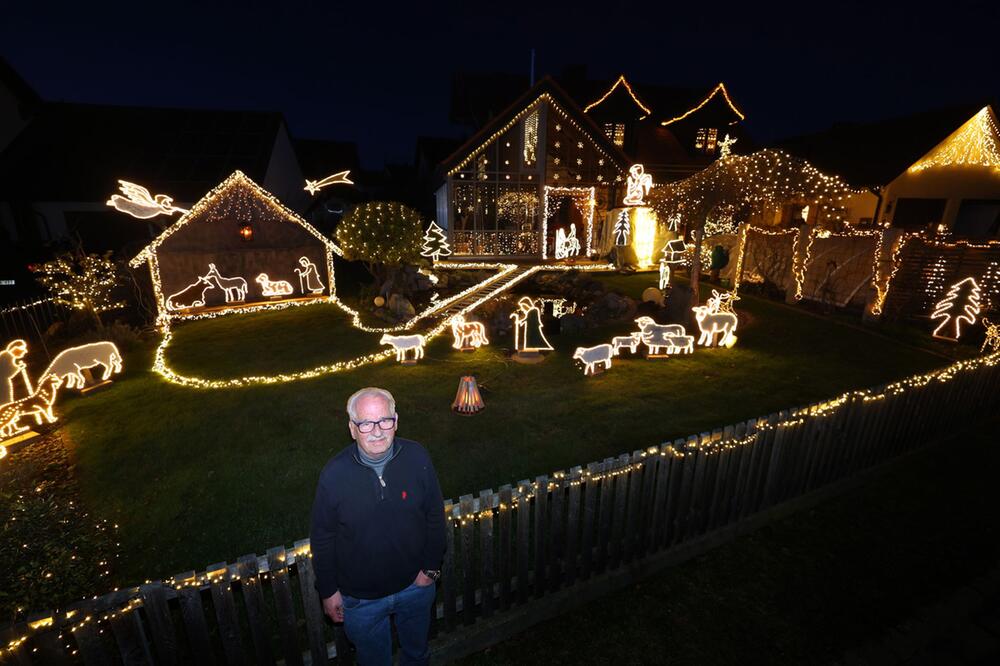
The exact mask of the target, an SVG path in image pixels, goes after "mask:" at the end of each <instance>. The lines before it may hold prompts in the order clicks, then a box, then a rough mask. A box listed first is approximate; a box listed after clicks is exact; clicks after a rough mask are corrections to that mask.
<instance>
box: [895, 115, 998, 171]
mask: <svg viewBox="0 0 1000 666" xmlns="http://www.w3.org/2000/svg"><path fill="white" fill-rule="evenodd" d="M941 166H977V167H986V168H989V169H997V170H1000V131H998V130H997V117H996V115H995V114H994V113H993V108H992V107H991V106H990V105H989V104H987V105H986V106H984V107H983V108H982V109H980V110H979V113H977V114H976V115H974V116H972V117H971V118H969V119H968V120H967V121H966V122H965V123H964V124H963V125H962V126H961V127H959V128H958V129H957V130H955V131H954V132H952V133H951V134H949V135H948V138H947V139H945V140H944V141H942V142H941V143H939V144H938V145H936V146H934V148H933V149H931V151H930V152H928V153H927V154H926V155H924V156H923V157H921V158H920V161H918V162H917V163H915V164H913V165H912V166H911V167H910V168H909V171H923V170H924V169H930V168H933V167H941Z"/></svg>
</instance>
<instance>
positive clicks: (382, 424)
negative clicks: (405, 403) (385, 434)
mask: <svg viewBox="0 0 1000 666" xmlns="http://www.w3.org/2000/svg"><path fill="white" fill-rule="evenodd" d="M351 423H353V424H354V427H356V428H357V429H358V432H361V433H365V434H367V433H370V432H371V431H372V430H374V429H375V426H376V424H377V425H378V429H379V430H392V429H393V428H395V427H396V417H395V416H387V417H385V418H384V419H379V420H378V421H351Z"/></svg>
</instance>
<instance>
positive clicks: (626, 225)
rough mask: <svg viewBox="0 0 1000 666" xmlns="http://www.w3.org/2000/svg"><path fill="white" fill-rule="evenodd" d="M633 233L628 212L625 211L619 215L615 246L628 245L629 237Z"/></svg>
mask: <svg viewBox="0 0 1000 666" xmlns="http://www.w3.org/2000/svg"><path fill="white" fill-rule="evenodd" d="M631 231H632V229H631V226H630V221H629V214H628V210H623V211H621V212H620V213H618V221H617V222H615V228H614V232H615V245H628V237H629V233H630V232H631Z"/></svg>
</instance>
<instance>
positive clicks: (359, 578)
mask: <svg viewBox="0 0 1000 666" xmlns="http://www.w3.org/2000/svg"><path fill="white" fill-rule="evenodd" d="M309 538H310V543H311V547H312V553H313V568H314V569H315V571H316V590H317V591H318V592H319V594H320V597H321V598H323V599H325V598H327V597H329V596H331V595H332V594H333V593H335V592H336V591H337V590H340V591H341V592H343V593H344V594H348V595H350V596H352V597H357V598H359V599H376V598H378V597H385V596H388V595H390V594H395V593H396V592H399V591H401V590H403V589H405V588H406V587H408V586H409V585H410V583H412V582H413V579H414V578H416V576H417V572H419V571H420V570H421V569H440V568H441V560H442V559H443V558H444V550H445V522H444V499H443V498H442V497H441V486H440V485H439V484H438V480H437V474H436V473H435V472H434V466H433V465H432V464H431V458H430V455H428V453H427V450H426V449H424V447H422V446H420V445H419V444H417V443H416V442H412V441H410V440H407V439H401V438H399V437H396V439H395V440H394V441H393V453H392V457H391V459H390V460H389V462H388V463H386V466H385V469H384V470H382V478H381V479H379V477H378V475H377V474H376V473H375V470H374V469H372V468H371V467H366V466H364V465H363V464H361V461H360V459H359V458H358V450H357V444H356V443H351V445H350V446H348V447H347V448H346V449H344V450H343V451H341V452H340V453H338V454H337V455H336V456H334V457H333V458H331V459H330V461H329V462H328V463H327V464H326V466H325V467H324V468H323V472H322V473H321V474H320V477H319V485H318V486H317V487H316V499H315V500H314V502H313V508H312V528H311V530H310V533H309Z"/></svg>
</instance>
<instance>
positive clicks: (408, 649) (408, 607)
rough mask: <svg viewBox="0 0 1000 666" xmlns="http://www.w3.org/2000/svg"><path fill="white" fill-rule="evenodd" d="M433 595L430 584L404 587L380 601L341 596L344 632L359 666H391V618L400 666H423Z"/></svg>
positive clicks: (426, 658)
mask: <svg viewBox="0 0 1000 666" xmlns="http://www.w3.org/2000/svg"><path fill="white" fill-rule="evenodd" d="M436 595H437V586H436V585H434V584H431V585H426V586H424V587H419V586H417V584H416V583H411V584H410V586H409V587H408V588H406V589H405V590H402V591H400V592H397V593H395V594H390V595H389V596H387V597H381V598H380V599H357V598H355V597H350V596H348V595H346V594H343V593H341V597H343V601H344V631H345V632H347V637H348V638H349V639H351V642H352V643H354V647H355V648H357V650H358V663H359V664H360V665H361V666H369V665H370V664H377V665H379V666H381V665H383V664H385V665H387V666H391V664H392V633H391V632H390V630H389V616H390V615H395V619H396V634H397V635H398V636H399V648H400V652H401V654H400V658H399V663H400V664H426V663H427V662H428V655H429V650H428V647H427V635H428V633H429V632H430V628H431V608H432V607H433V604H434V598H435V596H436Z"/></svg>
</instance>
